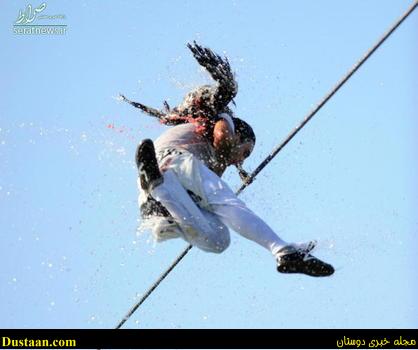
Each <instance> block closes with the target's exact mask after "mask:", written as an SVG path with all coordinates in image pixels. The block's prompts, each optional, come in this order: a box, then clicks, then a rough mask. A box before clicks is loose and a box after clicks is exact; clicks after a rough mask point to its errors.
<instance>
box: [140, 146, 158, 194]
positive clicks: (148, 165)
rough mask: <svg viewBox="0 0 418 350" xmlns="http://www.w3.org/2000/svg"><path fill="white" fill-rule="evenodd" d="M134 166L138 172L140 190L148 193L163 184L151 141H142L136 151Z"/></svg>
mask: <svg viewBox="0 0 418 350" xmlns="http://www.w3.org/2000/svg"><path fill="white" fill-rule="evenodd" d="M135 160H136V166H137V167H138V171H139V178H140V181H141V188H142V189H143V190H144V191H150V190H152V189H153V188H154V187H155V186H158V185H159V184H161V183H162V182H163V176H162V175H161V172H160V169H159V168H158V162H157V158H156V157H155V149H154V144H153V142H152V140H150V139H146V140H143V141H142V142H141V143H140V144H139V145H138V148H137V149H136V155H135Z"/></svg>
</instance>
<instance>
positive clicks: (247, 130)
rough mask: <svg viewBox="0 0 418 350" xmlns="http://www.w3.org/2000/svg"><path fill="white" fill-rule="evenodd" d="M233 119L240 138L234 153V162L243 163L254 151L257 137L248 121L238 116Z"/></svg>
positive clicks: (236, 132)
mask: <svg viewBox="0 0 418 350" xmlns="http://www.w3.org/2000/svg"><path fill="white" fill-rule="evenodd" d="M232 120H233V122H234V128H235V134H236V135H237V137H238V140H239V141H238V144H237V145H236V147H235V148H234V151H233V154H232V158H233V163H236V164H241V163H242V162H243V161H244V160H245V159H246V158H248V157H249V156H250V154H251V152H252V151H253V149H254V146H255V141H256V137H255V134H254V131H253V129H252V127H251V126H250V125H249V124H248V123H246V122H245V121H243V120H242V119H239V118H236V117H233V118H232Z"/></svg>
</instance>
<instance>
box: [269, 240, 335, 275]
mask: <svg viewBox="0 0 418 350" xmlns="http://www.w3.org/2000/svg"><path fill="white" fill-rule="evenodd" d="M284 249H285V250H289V252H283V253H282V254H280V252H279V255H278V257H277V271H279V272H281V273H303V274H305V275H309V276H312V277H326V276H331V275H332V274H333V273H334V268H333V267H332V266H331V265H330V264H327V263H325V262H323V261H321V260H319V259H318V258H315V257H314V256H313V255H311V254H309V250H306V249H297V248H294V247H291V246H289V247H285V248H284ZM310 250H311V249H310Z"/></svg>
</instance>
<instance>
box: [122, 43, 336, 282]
mask: <svg viewBox="0 0 418 350" xmlns="http://www.w3.org/2000/svg"><path fill="white" fill-rule="evenodd" d="M188 47H189V49H190V50H191V51H192V53H193V56H194V57H195V59H196V60H197V61H198V63H199V64H200V65H202V66H203V67H204V68H205V69H206V70H207V71H208V72H209V73H210V75H211V76H212V78H213V79H214V80H215V82H216V84H215V85H204V86H201V87H198V88H197V89H194V90H193V91H191V92H190V93H188V94H187V95H186V96H185V98H184V100H183V102H182V103H181V104H180V105H179V106H178V107H176V108H174V109H170V107H169V106H168V104H167V103H165V105H166V112H165V113H164V112H160V111H157V110H154V109H150V108H149V107H146V106H144V105H141V104H138V103H136V102H131V101H129V100H128V102H129V103H131V104H134V105H135V106H136V107H138V105H139V106H140V107H139V108H141V109H142V110H144V111H145V112H147V113H148V114H151V115H154V116H157V117H158V118H159V119H160V121H161V122H162V123H164V124H167V125H172V126H173V127H171V128H169V129H168V130H166V131H165V132H164V133H163V134H162V135H161V136H160V137H158V138H157V139H156V140H155V142H153V141H152V140H150V139H145V140H143V141H142V142H141V143H140V144H139V145H138V147H137V151H136V155H135V159H136V164H137V166H138V172H139V176H138V188H139V192H140V194H139V199H138V201H139V206H140V209H141V215H142V218H143V220H144V222H145V223H148V225H149V227H151V229H152V233H153V235H154V237H155V239H156V240H157V241H158V242H162V241H165V240H168V239H173V238H182V239H184V240H185V241H187V242H189V243H190V244H192V245H193V246H196V247H198V248H200V249H202V250H204V251H206V252H212V253H222V252H223V251H225V249H227V248H228V246H229V244H230V231H229V230H230V229H231V230H233V231H235V232H237V233H238V234H240V235H241V236H243V237H245V238H247V239H249V240H252V241H254V242H255V243H257V244H258V245H260V246H262V247H264V248H265V249H267V250H268V251H270V253H271V254H272V255H273V257H275V258H276V261H277V270H278V271H279V272H281V273H302V274H306V275H309V276H314V277H324V276H330V275H332V274H333V273H334V268H333V267H332V266H331V265H330V264H327V263H325V262H323V261H321V260H320V259H318V258H316V257H314V256H313V255H312V254H311V251H312V249H313V248H314V247H315V244H316V242H315V241H311V242H308V243H305V244H296V243H288V242H286V241H284V240H283V239H282V238H280V237H279V236H278V235H277V234H276V232H274V231H273V229H272V228H271V227H270V226H269V225H268V224H267V223H266V222H264V220H262V219H261V218H260V217H259V216H258V215H256V214H255V213H254V212H253V211H252V210H251V209H249V208H248V207H247V205H246V204H245V203H244V202H243V201H242V200H241V199H239V198H238V197H237V196H236V195H235V193H234V192H233V191H232V190H231V188H230V187H229V186H228V184H227V183H226V182H224V181H223V180H222V179H221V176H222V174H223V173H224V171H225V169H226V168H227V167H229V166H236V167H237V169H238V170H239V171H240V175H241V177H242V178H244V179H245V177H246V174H245V171H244V170H243V169H242V166H243V162H244V161H245V159H246V158H248V157H249V156H250V154H251V153H252V151H253V149H254V146H255V143H256V136H255V134H254V131H253V129H252V128H251V126H250V125H249V124H248V123H247V122H245V121H244V120H242V119H240V118H238V117H236V116H235V115H234V113H233V112H232V110H231V109H230V108H229V106H228V105H229V103H231V102H232V103H233V102H234V101H233V98H234V97H235V96H236V94H237V89H238V86H237V83H236V81H235V78H234V75H233V73H232V70H231V68H230V65H229V62H228V60H227V59H226V58H222V57H221V56H219V55H217V54H215V53H214V52H213V51H212V50H210V49H209V48H205V47H202V46H200V45H198V44H197V43H196V42H194V43H193V44H188ZM123 98H124V99H126V98H125V97H123ZM126 100H127V99H126Z"/></svg>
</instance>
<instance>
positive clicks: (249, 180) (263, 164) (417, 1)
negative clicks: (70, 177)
mask: <svg viewBox="0 0 418 350" xmlns="http://www.w3.org/2000/svg"><path fill="white" fill-rule="evenodd" d="M417 6H418V0H414V2H413V4H412V5H411V6H410V7H409V8H408V9H407V10H406V12H405V13H404V14H403V15H402V16H401V17H400V18H399V19H398V20H397V21H396V22H395V23H394V24H393V25H392V26H391V27H390V28H389V30H388V31H387V32H385V33H384V34H383V35H382V37H381V38H380V39H379V40H378V41H377V42H376V44H375V45H374V46H373V47H372V48H371V49H369V50H368V51H367V52H366V54H365V55H364V56H363V57H362V58H361V59H360V60H359V61H358V62H357V63H356V64H355V65H354V66H353V67H352V68H351V69H350V70H349V71H348V73H347V74H346V75H345V76H344V77H343V78H342V79H341V80H340V81H339V82H338V83H337V85H335V86H334V87H333V88H332V89H331V91H330V92H329V93H328V94H327V95H326V96H325V97H324V98H323V99H322V100H321V101H320V102H319V103H318V105H317V106H316V107H315V108H314V109H313V110H312V111H310V112H309V113H308V114H307V115H306V117H305V118H304V119H303V121H302V122H301V123H300V124H299V125H298V126H297V127H296V128H295V129H294V130H293V131H292V132H291V133H290V134H289V135H288V136H287V137H286V138H285V139H284V140H283V142H282V143H280V144H279V145H278V146H277V147H276V148H274V149H273V151H272V152H271V153H270V154H269V155H268V156H267V157H266V159H264V160H263V162H261V164H260V165H259V166H258V167H257V168H256V169H255V170H254V171H253V172H252V173H251V175H250V176H249V177H248V178H247V179H246V181H245V183H244V184H243V185H242V186H241V187H240V188H239V190H238V191H237V192H236V194H237V195H239V194H240V193H241V192H242V191H243V190H244V189H245V188H246V187H248V186H249V185H250V184H251V183H252V182H253V181H254V179H255V177H256V176H257V175H258V173H260V171H261V170H263V169H264V168H265V167H266V165H267V164H268V163H270V162H271V161H272V160H273V158H274V157H275V156H276V155H277V154H278V153H279V152H280V151H281V150H282V149H283V148H284V147H285V146H286V145H287V144H288V143H289V141H290V140H291V139H292V138H293V137H295V135H296V134H297V133H298V132H299V131H300V130H301V129H302V128H303V127H304V126H305V125H306V124H307V123H308V122H309V121H310V120H311V119H312V118H313V116H314V115H315V114H316V113H317V112H318V111H319V110H320V109H321V108H322V107H323V106H324V105H325V104H326V103H327V102H328V101H329V100H330V99H331V97H332V96H334V95H335V93H336V92H337V91H338V90H339V89H340V88H341V87H342V86H343V85H344V84H345V83H346V82H347V80H348V79H350V77H351V76H352V75H353V74H354V73H355V72H356V71H357V70H358V69H359V68H360V67H361V66H362V65H363V63H364V62H366V61H367V59H368V58H369V57H370V56H371V55H372V54H373V53H374V52H375V51H376V50H377V49H378V48H379V47H380V45H382V44H383V43H384V41H385V40H386V39H387V38H388V37H389V36H390V35H391V34H392V33H393V32H394V31H395V30H396V29H397V28H398V27H399V26H400V25H401V24H402V22H403V21H404V20H405V19H406V18H407V17H408V16H409V15H410V14H411V13H412V12H413V11H414V10H415V9H416V7H417ZM192 247H193V246H192V245H191V244H190V245H188V246H187V248H186V249H185V250H184V251H183V252H182V253H181V254H180V255H179V256H178V257H177V258H176V260H174V261H173V263H172V264H171V265H170V266H169V268H168V269H167V270H166V271H165V272H164V273H163V274H162V275H161V276H160V277H159V278H158V280H157V281H156V282H154V284H153V285H152V286H151V287H150V288H149V289H148V291H147V292H146V293H145V294H144V295H143V296H142V298H141V299H140V300H139V301H138V302H137V303H136V304H135V305H134V306H133V307H132V308H131V309H130V310H129V311H128V313H127V314H126V315H125V317H124V318H123V319H122V320H121V321H120V322H119V323H118V325H117V326H116V327H115V329H119V328H121V327H122V326H123V324H124V323H125V322H126V321H127V320H128V319H129V318H130V317H131V316H132V314H133V313H134V312H135V311H136V310H137V309H138V308H139V307H140V306H141V305H142V304H143V302H144V301H145V300H146V299H147V298H148V297H149V296H150V295H151V294H152V292H153V291H154V290H155V289H156V288H157V287H158V286H159V284H160V283H161V282H162V281H163V280H164V279H165V278H166V277H167V276H168V274H169V273H170V272H171V271H172V270H173V269H174V268H175V267H176V266H177V265H178V264H179V263H180V261H181V260H182V259H183V258H184V257H185V256H186V254H187V253H188V252H189V251H190V249H192Z"/></svg>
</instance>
